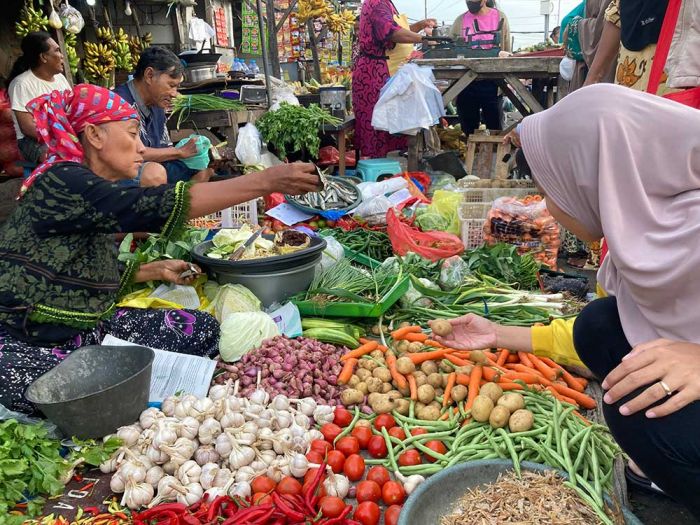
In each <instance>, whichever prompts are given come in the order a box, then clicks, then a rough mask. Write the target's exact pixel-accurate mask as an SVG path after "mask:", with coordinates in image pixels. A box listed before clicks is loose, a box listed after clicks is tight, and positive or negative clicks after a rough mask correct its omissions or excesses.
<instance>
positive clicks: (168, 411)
mask: <svg viewBox="0 0 700 525" xmlns="http://www.w3.org/2000/svg"><path fill="white" fill-rule="evenodd" d="M179 404H180V398H179V397H177V396H168V397H166V398H165V399H163V402H162V403H161V404H160V410H161V412H163V414H165V415H166V416H168V417H170V416H174V415H175V407H176V406H177V405H179Z"/></svg>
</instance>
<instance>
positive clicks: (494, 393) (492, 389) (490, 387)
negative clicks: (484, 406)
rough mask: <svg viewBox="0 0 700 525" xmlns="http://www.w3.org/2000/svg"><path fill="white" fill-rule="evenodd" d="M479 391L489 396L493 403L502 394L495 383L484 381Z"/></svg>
mask: <svg viewBox="0 0 700 525" xmlns="http://www.w3.org/2000/svg"><path fill="white" fill-rule="evenodd" d="M479 393H480V394H481V395H484V396H489V397H490V398H491V401H493V402H494V403H495V402H496V401H498V399H499V398H500V397H501V396H502V395H503V389H502V388H501V387H500V386H498V385H497V384H496V383H486V384H485V385H484V386H482V387H481V388H480V389H479Z"/></svg>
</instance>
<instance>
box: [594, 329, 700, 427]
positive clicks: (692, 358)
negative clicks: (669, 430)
mask: <svg viewBox="0 0 700 525" xmlns="http://www.w3.org/2000/svg"><path fill="white" fill-rule="evenodd" d="M698 377H700V345H699V344H694V343H683V342H680V341H669V340H668V339H657V340H656V341H651V342H649V343H644V344H641V345H638V346H636V347H635V348H634V349H633V350H632V351H631V352H630V353H629V354H627V355H626V356H625V357H624V358H623V360H622V363H620V364H619V365H618V366H617V367H616V368H615V369H614V370H613V371H612V372H610V373H609V374H608V376H607V377H606V378H605V380H604V381H603V388H604V389H606V390H607V391H608V392H607V393H606V394H605V397H604V398H603V399H604V400H605V402H606V403H609V404H612V403H616V402H617V401H619V400H620V399H622V398H623V397H625V396H626V395H629V394H631V393H632V392H634V391H635V390H637V389H639V388H642V387H644V386H646V387H647V388H645V389H644V390H643V391H642V393H641V394H639V395H637V396H636V397H635V398H633V399H631V400H630V401H627V402H626V403H625V404H623V405H622V406H621V407H620V413H621V414H622V415H624V416H627V415H631V414H634V413H635V412H639V411H640V410H646V416H647V417H649V418H658V417H663V416H667V415H669V414H672V413H673V412H676V411H678V410H680V409H681V408H683V407H684V406H686V405H688V404H690V403H692V402H693V401H697V400H700V381H698ZM667 389H668V391H667ZM661 400H665V402H664V403H661V404H659V405H657V406H654V407H651V405H653V404H655V403H657V402H658V401H661ZM649 407H651V408H649Z"/></svg>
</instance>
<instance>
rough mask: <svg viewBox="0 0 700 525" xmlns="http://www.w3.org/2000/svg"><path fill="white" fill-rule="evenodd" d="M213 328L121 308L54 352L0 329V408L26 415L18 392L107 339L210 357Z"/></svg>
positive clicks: (201, 320) (170, 313) (198, 316)
mask: <svg viewBox="0 0 700 525" xmlns="http://www.w3.org/2000/svg"><path fill="white" fill-rule="evenodd" d="M219 331H220V328H219V323H218V322H217V320H216V319H215V318H214V317H213V316H211V315H209V314H207V313H205V312H200V311H198V310H141V309H136V308H123V309H120V310H118V311H117V313H116V314H115V315H114V317H112V318H111V319H110V320H108V321H106V322H104V323H102V324H101V325H99V326H98V327H97V328H95V329H94V330H92V331H88V332H84V333H82V334H79V335H77V336H76V337H75V338H73V339H72V340H70V341H67V342H65V343H64V344H62V345H60V346H57V347H54V348H43V347H37V346H32V345H31V344H28V343H25V342H23V341H20V340H18V339H15V338H13V337H11V336H9V335H8V334H7V333H6V332H5V331H4V330H3V328H2V326H1V325H0V404H2V405H4V406H5V407H6V408H8V409H10V410H14V411H17V412H24V413H27V414H31V413H33V412H34V411H35V409H34V407H33V405H32V404H31V403H30V402H29V401H27V400H26V399H25V397H24V392H25V391H26V389H27V387H29V385H30V384H32V382H34V381H35V380H36V379H37V378H38V377H39V376H41V375H42V374H44V373H46V372H48V371H49V370H51V369H52V368H53V367H54V366H56V365H57V364H58V363H60V362H61V361H62V360H63V359H65V357H66V356H67V355H68V354H70V353H71V352H72V351H73V350H76V349H78V348H80V347H82V346H87V345H99V344H100V342H101V341H102V339H103V338H104V336H105V335H107V334H112V335H113V336H114V337H117V338H119V339H123V340H125V341H130V342H132V343H138V344H140V345H143V346H149V347H152V348H159V349H161V350H167V351H169V352H178V353H183V354H191V355H199V356H209V357H213V356H214V355H216V354H217V353H218V351H219Z"/></svg>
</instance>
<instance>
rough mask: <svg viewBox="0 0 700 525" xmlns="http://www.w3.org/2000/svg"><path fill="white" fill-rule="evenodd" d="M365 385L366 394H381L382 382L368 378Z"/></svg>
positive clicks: (374, 378)
mask: <svg viewBox="0 0 700 525" xmlns="http://www.w3.org/2000/svg"><path fill="white" fill-rule="evenodd" d="M365 383H367V391H368V392H381V390H382V385H383V384H384V381H382V380H381V379H378V378H376V377H368V378H367V380H366V381H365Z"/></svg>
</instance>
